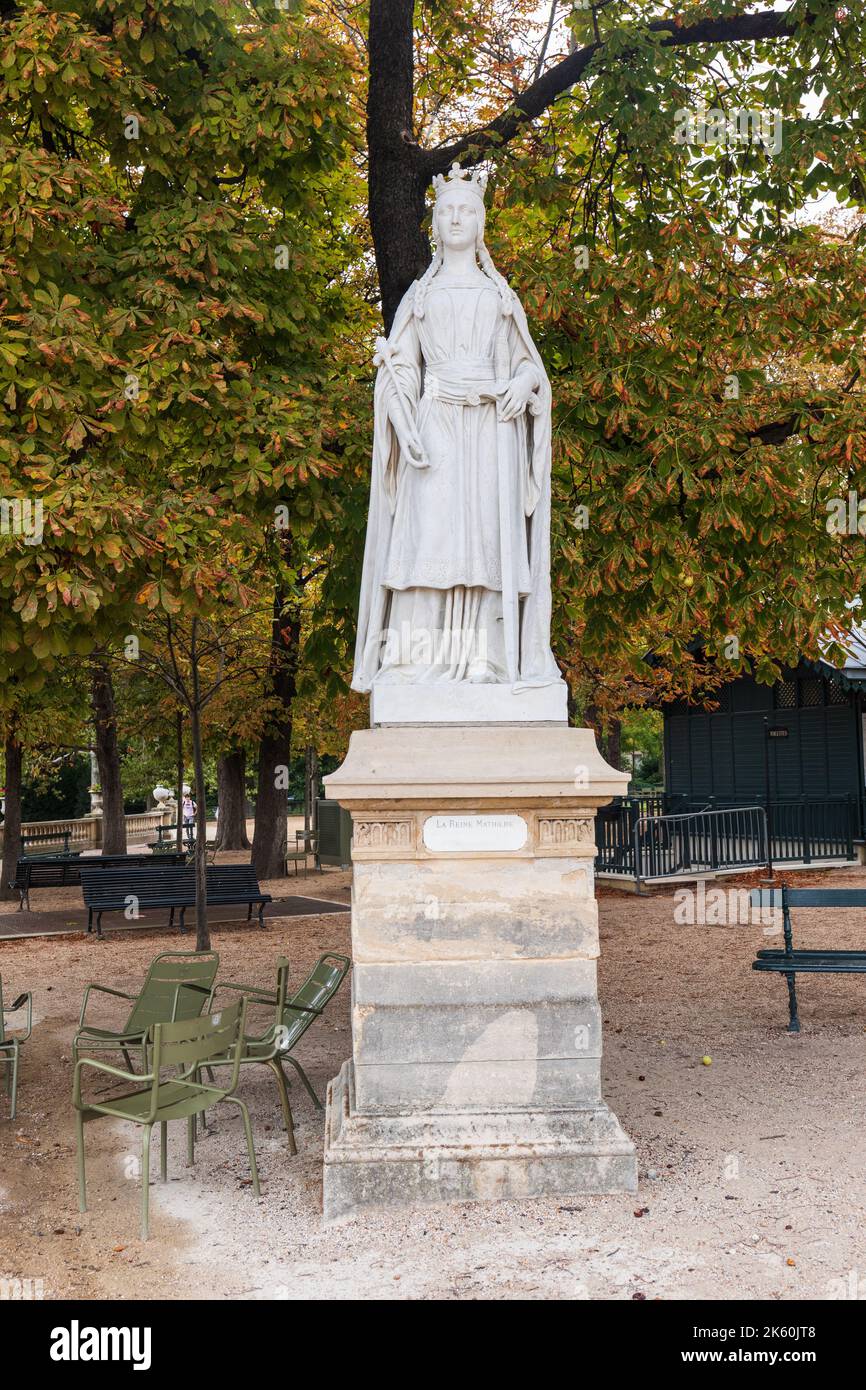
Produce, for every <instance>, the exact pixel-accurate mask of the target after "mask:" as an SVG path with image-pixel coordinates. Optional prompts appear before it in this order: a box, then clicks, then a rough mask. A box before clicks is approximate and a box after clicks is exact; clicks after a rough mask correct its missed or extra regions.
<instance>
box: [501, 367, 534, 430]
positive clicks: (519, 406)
mask: <svg viewBox="0 0 866 1390" xmlns="http://www.w3.org/2000/svg"><path fill="white" fill-rule="evenodd" d="M533 389H534V382H533V380H532V378H531V377H529V376H525V375H523V374H521V375H520V376H515V377H512V378H511V380H510V381H509V382H507V384H506V385H505V386H503V388H502V392H501V394H500V396H499V418H500V420H513V419H515V417H516V416H518V415H522V414H523V412H524V410H525V409H526V407H527V406H528V405H529V403H530V400H531V397H532V393H533Z"/></svg>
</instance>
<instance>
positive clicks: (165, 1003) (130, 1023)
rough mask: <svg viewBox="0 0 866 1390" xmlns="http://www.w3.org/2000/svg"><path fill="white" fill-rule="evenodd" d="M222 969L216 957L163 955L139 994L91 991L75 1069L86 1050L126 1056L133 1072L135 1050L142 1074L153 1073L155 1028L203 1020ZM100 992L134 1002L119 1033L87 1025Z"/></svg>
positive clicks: (103, 988) (74, 1056) (80, 1028)
mask: <svg viewBox="0 0 866 1390" xmlns="http://www.w3.org/2000/svg"><path fill="white" fill-rule="evenodd" d="M219 963H220V958H219V955H218V954H217V952H216V951H201V952H199V953H195V952H191V951H163V952H162V953H161V954H160V955H158V956H154V958H153V960H152V961H151V963H150V969H149V970H148V972H147V975H146V977H145V981H144V984H143V985H142V987H141V991H140V993H138V994H126V993H124V991H123V990H122V989H109V987H108V986H107V985H96V984H93V985H88V986H87V988H86V990H85V991H84V999H83V1001H82V1004H81V1015H80V1017H79V1020H78V1032H77V1033H76V1034H75V1037H74V1038H73V1040H72V1060H73V1063H75V1062H77V1061H78V1056H79V1053H80V1052H81V1051H82V1050H86V1051H88V1052H105V1051H109V1052H122V1053H123V1057H124V1061H125V1062H126V1065H127V1067H128V1068H129V1070H130V1071H132V1062H131V1060H130V1056H129V1048H138V1049H139V1054H140V1057H141V1066H142V1070H143V1071H147V1047H146V1038H147V1032H148V1029H149V1028H150V1027H151V1026H152V1025H153V1024H154V1023H170V1022H180V1021H182V1020H188V1019H193V1018H198V1017H199V1015H200V1014H201V1012H202V1010H203V1009H204V1007H205V1005H206V1004H209V1002H210V999H211V997H212V995H213V982H214V980H215V978H216V973H217V970H218V969H219ZM94 991H96V992H98V993H99V994H110V995H113V996H114V997H115V998H117V999H128V1000H130V1001H131V1003H132V1012H131V1013H130V1015H129V1017H128V1018H127V1020H126V1023H125V1024H124V1025H123V1027H122V1028H121V1029H120V1031H119V1032H118V1031H117V1030H116V1029H112V1028H95V1027H94V1026H93V1025H92V1024H90V1023H86V1022H85V1014H86V1013H87V1005H88V1003H89V1000H90V996H91V994H92V993H93V992H94Z"/></svg>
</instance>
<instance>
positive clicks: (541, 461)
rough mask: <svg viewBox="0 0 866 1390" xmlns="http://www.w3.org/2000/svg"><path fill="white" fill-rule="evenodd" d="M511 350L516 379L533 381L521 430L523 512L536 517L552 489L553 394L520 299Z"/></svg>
mask: <svg viewBox="0 0 866 1390" xmlns="http://www.w3.org/2000/svg"><path fill="white" fill-rule="evenodd" d="M508 347H509V352H510V354H511V375H512V377H515V376H519V375H524V374H526V375H528V376H531V378H532V395H531V396H530V398H529V403H528V406H527V410H526V413H525V415H523V416H522V417H521V420H520V426H519V428H521V429H524V430H525V431H526V450H525V455H524V457H525V468H524V477H523V509H524V512H525V514H526V515H527V516H532V515H533V514H534V512H535V510H536V507H537V506H538V503H539V500H540V498H541V497H542V496H544V495H545V492H546V490H547V489H549V487H550V429H551V418H550V412H551V392H550V382H549V381H548V378H547V373H546V372H545V370H544V363H543V362H542V360H541V357H540V356H539V353H538V349H537V347H536V346H535V344H534V342H533V341H532V336H531V334H530V332H529V324H528V323H527V321H526V315H525V314H524V312H523V308H522V306H521V304H520V303H519V302H518V300H517V299H516V298H515V301H514V307H513V310H512V313H511V315H510V319H509V324H508Z"/></svg>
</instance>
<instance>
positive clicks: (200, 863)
mask: <svg viewBox="0 0 866 1390" xmlns="http://www.w3.org/2000/svg"><path fill="white" fill-rule="evenodd" d="M197 639H198V618H193V620H192V636H191V640H190V667H191V668H192V669H191V675H192V704H191V708H190V717H189V725H190V734H191V736H192V765H193V775H194V781H195V949H196V950H197V951H209V950H210V930H209V928H208V923H207V806H206V804H205V787H204V759H203V757H202V752H201V708H200V689H199V679H198V649H197Z"/></svg>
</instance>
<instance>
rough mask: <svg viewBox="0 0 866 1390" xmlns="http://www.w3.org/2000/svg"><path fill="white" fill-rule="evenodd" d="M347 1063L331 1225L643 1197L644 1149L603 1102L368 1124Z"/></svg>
mask: <svg viewBox="0 0 866 1390" xmlns="http://www.w3.org/2000/svg"><path fill="white" fill-rule="evenodd" d="M354 1083H355V1078H354V1075H353V1067H352V1064H351V1062H346V1063H345V1064H344V1066H343V1068H342V1070H341V1072H340V1074H339V1076H338V1077H336V1078H335V1079H334V1081H332V1082H331V1084H330V1086H329V1088H328V1105H327V1115H328V1121H327V1127H326V1135H325V1169H324V1216H325V1219H326V1220H334V1219H336V1218H339V1217H341V1216H349V1215H351V1214H353V1213H355V1212H357V1211H359V1210H362V1209H364V1208H369V1207H374V1208H375V1207H393V1206H406V1205H411V1204H415V1203H420V1204H431V1203H441V1202H454V1201H478V1200H483V1201H490V1200H497V1199H506V1198H525V1197H536V1196H571V1195H578V1194H583V1193H605V1192H634V1191H636V1190H637V1164H636V1159H635V1151H634V1145H633V1144H632V1142H631V1140H630V1139H629V1138H628V1136H627V1135H626V1134H625V1133H624V1131H623V1129H622V1127H621V1125H620V1124H619V1121H618V1120H617V1119H616V1116H615V1115H613V1114H612V1113H611V1111H610V1110H608V1108H607V1106H606V1105H604V1104H603V1102H596V1103H595V1104H591V1105H587V1106H585V1107H581V1106H574V1107H572V1108H570V1109H565V1108H561V1109H560V1108H556V1107H549V1108H547V1109H529V1108H527V1109H522V1110H520V1109H515V1110H512V1111H507V1112H506V1111H503V1110H495V1109H487V1110H480V1111H477V1112H474V1113H472V1112H465V1111H463V1112H458V1111H453V1112H445V1111H441V1110H439V1111H431V1112H429V1113H427V1114H424V1113H418V1112H413V1113H403V1114H399V1115H382V1116H379V1115H373V1116H371V1115H368V1114H363V1115H362V1114H359V1113H358V1111H357V1109H356V1096H355V1084H354Z"/></svg>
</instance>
